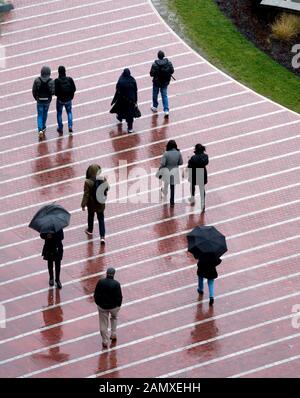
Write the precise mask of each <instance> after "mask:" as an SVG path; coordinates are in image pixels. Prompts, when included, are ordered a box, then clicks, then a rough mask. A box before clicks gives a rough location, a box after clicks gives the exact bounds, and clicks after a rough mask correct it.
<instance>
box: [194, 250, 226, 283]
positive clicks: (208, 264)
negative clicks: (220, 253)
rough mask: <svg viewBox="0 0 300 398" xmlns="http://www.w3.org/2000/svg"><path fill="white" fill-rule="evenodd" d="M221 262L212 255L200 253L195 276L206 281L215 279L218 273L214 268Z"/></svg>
mask: <svg viewBox="0 0 300 398" xmlns="http://www.w3.org/2000/svg"><path fill="white" fill-rule="evenodd" d="M221 262H222V260H221V259H220V258H217V257H216V256H215V255H214V254H212V253H202V254H200V255H199V258H198V264H197V267H198V270H197V275H198V276H200V277H202V278H206V279H217V277H218V273H217V270H216V267H217V266H218V265H219V264H221Z"/></svg>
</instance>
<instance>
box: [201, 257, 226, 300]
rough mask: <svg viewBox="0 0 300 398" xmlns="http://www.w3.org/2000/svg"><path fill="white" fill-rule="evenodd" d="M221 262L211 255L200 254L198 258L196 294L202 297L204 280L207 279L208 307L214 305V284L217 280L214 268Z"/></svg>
mask: <svg viewBox="0 0 300 398" xmlns="http://www.w3.org/2000/svg"><path fill="white" fill-rule="evenodd" d="M221 262H222V260H221V259H220V258H217V257H216V256H215V255H214V254H213V253H202V254H200V255H199V257H198V264H197V275H198V289H197V291H198V293H199V295H201V296H202V295H203V291H204V278H205V279H207V284H208V289H209V305H213V304H214V296H215V292H214V282H215V279H217V278H218V273H217V270H216V267H217V266H218V265H219V264H221Z"/></svg>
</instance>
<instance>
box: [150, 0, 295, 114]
mask: <svg viewBox="0 0 300 398" xmlns="http://www.w3.org/2000/svg"><path fill="white" fill-rule="evenodd" d="M148 4H149V6H150V7H151V8H152V10H153V12H154V14H155V15H156V16H157V18H158V19H159V20H160V21H161V23H162V24H163V25H164V26H165V27H166V29H168V31H169V32H170V33H172V35H173V36H174V37H176V38H177V40H178V41H179V42H180V43H182V44H183V45H184V46H185V47H186V48H187V49H189V50H190V51H191V52H192V53H193V54H194V55H196V56H197V57H198V58H199V59H201V60H204V61H205V62H206V63H207V64H208V65H209V66H211V67H212V68H213V69H214V70H215V71H218V72H219V74H221V75H222V76H224V77H227V79H230V80H231V81H233V82H235V83H236V84H237V85H238V86H240V87H244V88H246V89H247V90H249V92H251V93H253V94H255V95H257V96H258V97H260V98H264V99H266V98H267V97H265V96H263V95H262V94H258V93H257V92H256V91H254V90H253V89H251V88H249V87H247V86H246V85H245V84H242V83H240V82H239V81H237V80H235V79H233V77H232V76H230V75H229V74H228V73H225V72H224V71H222V70H220V69H218V68H217V67H216V66H215V65H213V64H212V63H211V62H209V61H208V60H207V59H205V58H204V57H202V56H201V55H200V54H199V53H198V52H196V50H194V49H193V48H192V47H190V46H188V44H187V43H185V41H184V40H183V39H182V37H180V36H179V35H178V34H177V33H176V32H175V31H174V30H172V29H171V27H170V26H169V25H168V24H167V23H166V21H165V20H164V19H163V18H162V16H161V15H160V14H159V12H158V11H157V9H156V8H155V7H154V4H153V3H152V1H151V0H148ZM268 101H269V102H270V103H272V104H274V105H276V106H277V107H279V108H281V109H285V110H286V111H288V112H289V113H290V114H293V115H295V116H297V117H298V118H299V113H297V112H296V111H293V110H291V109H289V108H287V107H286V106H283V105H281V104H278V103H277V102H275V101H273V100H271V99H270V98H268Z"/></svg>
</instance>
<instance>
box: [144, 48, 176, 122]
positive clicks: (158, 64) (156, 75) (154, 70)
mask: <svg viewBox="0 0 300 398" xmlns="http://www.w3.org/2000/svg"><path fill="white" fill-rule="evenodd" d="M157 57H158V59H157V60H156V61H154V63H153V64H152V67H151V70H150V76H151V77H153V80H152V81H153V91H152V107H151V110H152V112H157V107H158V94H159V91H160V93H161V98H162V103H163V107H164V112H165V117H168V116H169V100H168V85H169V84H170V81H171V77H172V75H173V73H174V68H173V65H172V62H171V61H169V60H168V58H165V54H164V52H163V51H159V52H158V54H157Z"/></svg>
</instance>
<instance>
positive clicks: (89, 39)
mask: <svg viewBox="0 0 300 398" xmlns="http://www.w3.org/2000/svg"><path fill="white" fill-rule="evenodd" d="M157 25H160V23H159V22H153V23H151V24H148V25H145V24H143V25H140V26H138V25H137V26H134V27H133V28H128V29H122V30H119V31H114V32H110V33H105V34H103V35H96V36H91V37H86V38H84V39H80V40H76V41H69V42H63V43H61V44H57V45H56V46H50V47H44V48H39V49H36V50H30V51H27V52H24V53H19V54H15V55H10V56H5V60H7V61H8V60H10V59H15V58H19V57H24V56H26V55H30V56H32V55H33V54H38V53H40V52H43V51H50V52H51V50H53V49H57V48H63V47H66V46H73V45H76V46H77V44H80V43H86V42H90V41H92V40H101V39H103V38H105V37H111V36H115V35H118V34H125V33H128V34H129V33H130V32H133V31H136V30H140V29H147V28H151V27H153V26H157ZM117 44H118V43H117ZM117 44H116V45H117ZM114 46H115V44H109V45H107V46H105V47H103V48H111V47H114ZM0 59H1V58H0ZM25 66H26V65H25Z"/></svg>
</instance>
